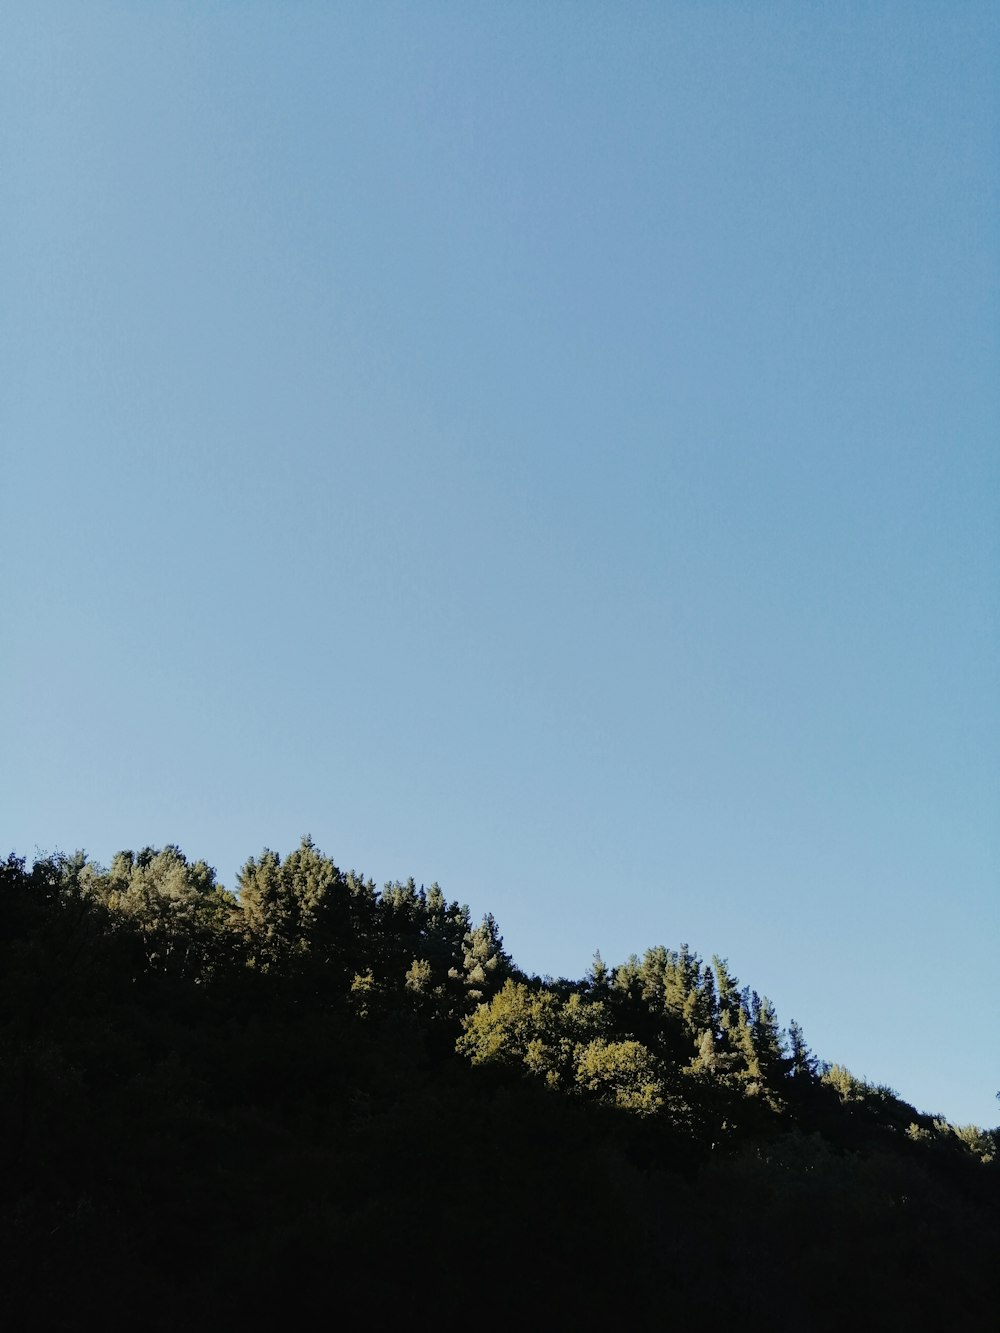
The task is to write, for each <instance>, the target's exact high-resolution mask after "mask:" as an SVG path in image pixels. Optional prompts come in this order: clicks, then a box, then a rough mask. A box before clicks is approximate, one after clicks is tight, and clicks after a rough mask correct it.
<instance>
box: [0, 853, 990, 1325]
mask: <svg viewBox="0 0 1000 1333" xmlns="http://www.w3.org/2000/svg"><path fill="white" fill-rule="evenodd" d="M0 1080H2V1099H0V1108H2V1109H0V1115H2V1117H3V1123H2V1133H0V1145H2V1153H3V1161H2V1180H3V1182H4V1184H3V1197H2V1201H0V1254H2V1256H3V1259H2V1262H3V1265H4V1270H5V1271H4V1273H3V1281H4V1288H3V1290H4V1294H5V1297H6V1306H7V1308H8V1309H9V1310H12V1311H13V1310H16V1311H18V1312H19V1318H20V1320H21V1321H22V1322H23V1325H24V1326H26V1327H27V1326H30V1327H35V1328H65V1329H73V1328H86V1327H90V1326H91V1325H93V1324H95V1323H96V1322H97V1321H101V1322H102V1323H103V1324H105V1325H106V1326H109V1327H116V1326H118V1325H119V1324H122V1325H123V1324H125V1323H131V1322H133V1321H137V1322H141V1324H142V1325H143V1326H144V1327H145V1328H149V1329H161V1328H162V1329H167V1328H170V1329H174V1328H176V1327H178V1326H182V1327H187V1328H192V1327H206V1328H207V1327H209V1326H218V1325H220V1324H221V1325H222V1326H230V1325H232V1324H234V1323H235V1321H236V1320H241V1321H244V1320H248V1319H249V1320H253V1321H260V1320H266V1321H272V1320H273V1321H279V1322H281V1323H283V1324H285V1325H286V1326H289V1327H298V1326H300V1325H303V1324H304V1323H305V1322H306V1321H307V1320H314V1319H320V1318H322V1319H323V1320H325V1321H329V1320H331V1319H334V1318H341V1317H343V1316H344V1315H345V1314H346V1313H349V1312H352V1311H355V1310H356V1311H360V1312H363V1313H364V1314H365V1316H366V1317H367V1318H369V1319H370V1320H372V1321H374V1323H375V1326H378V1323H379V1321H380V1320H382V1321H388V1320H390V1319H395V1318H398V1317H400V1316H408V1317H410V1318H413V1319H417V1318H421V1317H422V1318H423V1319H424V1321H425V1322H426V1321H427V1320H429V1319H434V1320H436V1321H437V1322H440V1323H442V1324H444V1325H445V1326H448V1325H450V1324H451V1323H459V1322H462V1323H465V1322H469V1323H471V1324H472V1325H473V1326H475V1327H479V1328H483V1327H499V1326H502V1325H507V1324H510V1323H511V1322H512V1321H514V1320H517V1321H519V1322H522V1323H527V1324H528V1325H529V1326H531V1325H534V1324H537V1323H540V1322H541V1321H543V1320H549V1321H553V1322H555V1323H556V1324H557V1325H558V1326H568V1325H569V1324H571V1323H572V1324H577V1325H582V1326H583V1327H592V1326H596V1325H597V1324H599V1323H602V1322H605V1321H611V1320H614V1321H617V1322H621V1323H625V1322H626V1321H628V1322H633V1321H635V1320H645V1319H648V1318H653V1317H655V1318H656V1319H657V1320H660V1321H663V1320H677V1319H684V1320H698V1321H699V1323H700V1325H701V1326H702V1327H705V1328H708V1329H715V1328H722V1327H723V1326H729V1325H730V1324H731V1323H734V1322H738V1325H739V1326H740V1327H742V1328H748V1329H754V1328H761V1329H764V1328H767V1329H776V1330H782V1329H787V1330H793V1329H794V1330H801V1329H819V1330H823V1329H833V1328H835V1327H836V1328H839V1327H841V1326H842V1325H843V1323H844V1321H845V1320H848V1319H850V1320H852V1321H853V1322H855V1323H865V1324H869V1323H875V1322H878V1323H879V1325H880V1326H881V1327H883V1328H889V1329H894V1328H899V1329H902V1328H908V1329H913V1328H918V1329H925V1328H926V1329H942V1330H943V1329H948V1328H951V1327H953V1326H955V1324H956V1323H957V1322H958V1321H959V1320H964V1319H972V1318H975V1319H979V1320H985V1321H986V1323H987V1324H988V1325H990V1326H995V1324H996V1321H997V1310H998V1308H1000V1306H998V1290H997V1287H998V1283H997V1278H996V1276H995V1267H996V1265H995V1256H996V1254H997V1250H998V1241H1000V1191H998V1181H1000V1164H998V1162H997V1160H996V1158H997V1149H998V1147H1000V1132H998V1131H996V1130H983V1129H979V1128H976V1127H972V1126H969V1127H964V1128H956V1127H954V1126H951V1125H949V1124H947V1123H946V1122H944V1121H943V1120H940V1119H935V1118H933V1117H930V1116H926V1115H921V1114H919V1113H918V1112H917V1111H916V1110H915V1109H914V1108H913V1107H912V1106H909V1105H907V1104H906V1103H905V1102H903V1101H902V1100H901V1099H900V1098H899V1097H897V1096H896V1095H895V1094H894V1093H893V1092H892V1090H891V1089H889V1088H886V1087H882V1086H873V1085H871V1084H869V1083H867V1082H865V1081H863V1080H860V1079H857V1078H855V1077H853V1076H852V1075H851V1074H850V1073H849V1071H847V1070H846V1069H844V1068H842V1067H840V1066H838V1065H832V1066H831V1065H825V1064H822V1063H820V1062H819V1061H818V1060H817V1058H816V1057H814V1056H813V1055H812V1054H811V1052H810V1051H809V1049H808V1047H807V1045H806V1042H805V1039H804V1037H803V1034H802V1032H801V1030H800V1029H799V1028H798V1026H797V1025H796V1024H794V1023H791V1024H789V1026H788V1029H787V1031H785V1030H782V1028H781V1027H780V1026H779V1021H778V1017H777V1015H776V1013H775V1011H774V1007H773V1006H772V1005H771V1004H770V1002H769V1001H768V1000H767V999H766V998H764V997H762V996H760V995H758V994H757V993H756V992H754V991H753V990H751V989H749V988H748V987H745V986H741V985H740V983H739V981H738V980H737V978H736V977H734V976H733V975H732V973H731V971H730V970H729V967H728V965H727V963H726V962H725V960H723V959H719V958H713V959H712V961H711V963H710V964H708V963H705V962H704V961H703V960H702V959H701V958H699V957H698V955H697V954H695V953H693V952H692V951H690V950H689V949H688V948H687V947H686V946H681V947H680V948H679V949H678V950H670V949H666V948H653V949H649V950H647V952H646V953H645V954H644V955H643V956H642V957H641V958H639V957H632V958H630V959H628V960H627V961H626V962H624V963H622V964H621V965H619V966H617V967H608V966H606V965H605V964H604V963H603V962H602V960H601V959H600V957H597V958H595V961H594V965H593V967H592V969H591V971H590V973H589V974H588V975H587V976H586V977H585V978H583V979H581V980H579V981H567V980H555V981H554V980H552V979H549V978H546V979H539V978H537V977H529V976H526V975H524V974H523V973H521V972H520V971H519V970H518V969H517V967H516V966H515V964H514V962H513V961H512V959H511V958H510V956H509V955H508V953H507V952H506V951H505V949H504V946H503V940H502V938H501V935H500V931H499V928H498V926H497V923H496V921H495V920H494V919H493V918H492V917H491V916H487V917H486V918H485V919H484V920H483V921H482V922H481V923H479V924H474V923H473V921H472V920H471V918H470V914H469V910H468V908H467V907H465V906H462V905H461V904H459V903H457V902H449V901H448V900H447V899H446V897H445V895H444V894H443V893H442V892H441V890H440V888H439V887H438V886H437V885H432V886H431V887H430V888H429V889H427V890H425V889H423V888H419V889H418V888H417V886H416V885H415V884H414V883H413V881H412V880H410V881H408V882H406V883H394V884H388V885H385V886H384V887H383V888H382V889H381V891H379V890H377V889H376V887H375V885H374V884H373V883H372V882H371V881H370V880H366V879H365V878H364V877H363V876H360V875H357V874H354V873H353V872H351V873H344V872H342V871H341V870H339V869H338V868H337V866H336V865H334V864H333V862H332V861H330V860H329V858H327V857H326V856H324V855H323V854H322V853H321V852H320V851H319V850H318V849H317V848H316V847H315V846H314V845H313V843H312V842H311V841H310V840H309V839H304V840H303V842H302V844H301V846H300V847H299V848H298V849H297V850H296V851H294V852H293V853H292V854H291V855H290V856H288V857H286V858H284V859H282V858H281V857H280V856H278V855H276V854H275V853H274V852H271V851H266V850H265V851H264V852H263V854H262V855H261V856H260V857H258V858H254V859H251V860H249V861H248V862H247V863H246V865H245V866H244V868H243V870H242V872H241V874H240V877H239V882H238V893H237V894H233V893H230V892H228V891H226V890H225V889H223V888H222V887H220V886H219V885H218V884H217V883H216V880H215V875H214V872H213V871H212V870H211V869H210V868H209V867H208V866H207V865H205V863H204V862H201V861H198V862H190V861H188V860H187V858H186V857H185V856H184V855H183V853H181V852H180V851H179V849H177V848H176V847H166V848H164V849H163V850H154V849H151V848H146V849H144V850H143V851H140V852H138V853H132V852H123V853H120V854H119V855H118V856H116V857H115V859H114V861H113V863H112V865H111V867H110V868H109V869H106V870H105V869H102V868H100V867H98V866H96V865H93V864H91V863H88V862H87V861H86V859H85V858H84V857H83V856H82V855H77V856H75V857H66V856H52V857H47V858H43V859H41V860H39V861H37V862H36V863H35V864H34V865H33V866H32V867H30V868H29V867H28V866H27V865H26V864H25V862H24V861H22V860H20V859H19V858H17V857H13V856H11V857H10V858H9V859H8V860H7V861H6V863H3V864H2V865H0ZM18 1326H21V1325H20V1324H19V1325H18Z"/></svg>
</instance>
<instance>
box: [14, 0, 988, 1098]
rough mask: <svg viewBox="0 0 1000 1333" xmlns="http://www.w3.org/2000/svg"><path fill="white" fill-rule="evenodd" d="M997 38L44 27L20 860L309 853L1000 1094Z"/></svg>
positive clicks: (900, 28) (17, 434) (934, 22)
mask: <svg viewBox="0 0 1000 1333" xmlns="http://www.w3.org/2000/svg"><path fill="white" fill-rule="evenodd" d="M998 65H1000V10H998V9H997V7H996V5H995V4H993V3H982V4H976V3H961V2H960V0H959V2H958V3H943V2H942V3H937V4H923V3H913V2H912V0H906V2H905V3H904V2H900V3H885V4H871V3H864V4H861V3H843V4H837V5H802V4H798V3H794V4H793V3H773V4H761V5H751V4H724V3H720V4H714V5H706V4H701V3H686V4H669V3H656V4H629V3H621V4H604V3H600V4H598V3H574V4H569V3H549V4H538V3H536V0H530V3H514V2H513V0H507V2H505V3H504V4H501V5H487V4H467V3H457V2H456V3H449V4H435V3H431V2H430V0H428V2H427V3H419V4H417V3H413V4H392V3H378V4H370V3H363V4H356V5H349V4H338V5H332V4H329V5H328V4H318V3H313V4H308V3H296V4H288V3H277V2H275V3H271V4H262V3H256V4H255V3H241V4H236V3H228V4H219V3H215V4H210V3H198V4H194V3H191V4H169V5H148V4H141V3H138V2H136V3H119V4H106V3H97V2H93V3H73V4H60V3H45V4H37V5H35V4H28V3H24V4H20V5H18V4H13V5H9V6H5V7H4V12H3V15H2V17H0V200H2V207H0V442H2V461H0V485H2V494H3V519H2V525H0V571H2V572H0V591H2V610H3V616H2V631H0V633H2V640H0V644H2V658H0V665H2V673H3V690H2V696H0V698H2V716H0V737H2V740H0V840H2V846H0V852H2V853H3V854H6V853H7V852H8V851H11V850H13V851H16V852H18V853H20V854H22V855H27V856H29V857H30V856H32V855H33V854H34V852H35V850H36V848H40V849H43V850H44V849H49V850H52V849H57V848H58V849H62V850H67V851H69V850H73V849H74V848H77V847H82V848H85V849H86V850H87V851H88V852H89V853H90V854H91V855H92V856H94V857H95V858H96V859H98V860H100V861H103V862H107V861H108V860H109V859H110V857H111V856H112V854H113V853H114V852H115V851H116V850H117V849H118V848H121V847H138V846H142V845H145V844H154V845H160V844H162V843H164V842H176V843H179V844H180V845H181V846H182V847H183V849H184V850H185V851H186V852H187V853H188V854H189V855H190V856H192V857H204V858H205V859H206V860H208V861H209V862H210V863H211V864H213V865H215V866H216V868H217V870H218V873H219V877H220V879H221V880H222V882H223V883H225V884H227V885H229V886H232V885H233V884H234V882H235V878H236V873H237V870H238V868H239V866H240V865H241V864H242V862H243V861H244V860H245V859H246V858H247V857H248V856H249V855H252V854H257V853H259V851H260V850H261V848H262V847H263V846H265V845H268V846H271V847H273V848H275V849H276V850H278V851H281V852H283V853H284V852H288V851H290V850H292V849H293V848H294V846H296V845H297V843H298V840H299V837H300V835H301V834H303V833H305V832H310V833H311V834H312V835H313V837H314V838H315V839H316V841H317V843H318V844H319V845H320V846H321V847H322V848H323V849H324V850H325V851H326V852H328V853H329V854H330V855H331V856H333V857H334V859H335V860H336V861H337V862H338V864H340V865H341V866H343V867H344V868H345V869H347V868H351V867H354V868H356V869H358V870H361V871H363V872H364V873H366V874H370V875H372V876H373V877H374V878H375V879H376V880H377V881H379V882H382V881H384V880H386V879H392V878H397V877H406V876H407V875H410V874H412V875H413V876H414V877H415V878H416V879H417V880H418V881H422V882H424V883H427V884H429V883H430V882H431V881H432V880H435V879H436V880H438V881H439V882H440V883H441V885H442V887H443V888H444V890H445V892H446V893H447V894H448V896H449V897H455V898H459V899H460V900H462V901H465V902H468V903H469V904H470V906H471V908H472V910H473V912H474V913H475V914H476V915H480V914H482V913H483V912H484V911H487V910H491V911H493V912H494V913H495V914H496V916H497V918H498V920H499V922H500V925H501V929H502V930H503V932H504V936H505V939H506V942H507V945H508V947H509V948H510V950H511V952H512V953H513V955H514V957H515V958H516V960H517V961H518V962H519V963H520V964H521V965H522V966H523V967H525V968H527V969H528V970H531V971H537V972H540V973H551V974H553V975H559V974H564V975H569V976H580V975H582V974H583V972H584V971H585V970H586V969H587V967H588V966H589V964H590V960H591V957H592V955H593V952H594V950H595V949H598V948H599V949H600V950H601V952H602V954H603V956H604V958H605V960H606V961H608V962H609V963H616V962H619V961H621V960H622V959H623V958H624V957H625V956H627V955H628V954H629V953H631V952H633V951H638V952H641V951H642V950H643V949H645V948H646V947H648V946H650V945H653V944H658V943H663V944H667V945H669V946H671V947H676V946H677V945H679V944H680V943H681V942H685V941H686V942H688V943H689V944H690V945H691V947H692V948H693V949H695V950H697V951H698V952H700V953H702V954H703V955H710V954H711V953H713V952H717V953H720V954H722V955H724V956H727V957H728V959H729V962H730V965H731V967H732V969H733V970H734V971H735V972H736V973H737V975H738V976H739V977H740V979H741V980H742V981H744V982H748V983H750V984H751V985H753V986H755V987H756V988H757V989H759V990H761V991H762V992H767V993H768V994H769V995H770V996H771V998H772V999H773V1000H774V1002H775V1004H776V1005H777V1007H778V1011H779V1015H780V1017H781V1018H782V1020H783V1021H785V1022H787V1021H788V1019H790V1018H797V1019H798V1020H799V1022H800V1023H801V1024H802V1025H803V1027H804V1029H805V1033H806V1037H807V1039H808V1040H809V1041H810V1043H811V1045H812V1046H813V1048H814V1049H815V1050H816V1051H817V1052H818V1053H819V1054H820V1055H821V1056H822V1057H824V1058H826V1059H829V1060H837V1061H840V1062H842V1063H845V1064H847V1065H848V1066H849V1067H850V1068H851V1069H852V1070H853V1071H854V1072H855V1073H857V1074H859V1075H865V1076H867V1077H869V1078H872V1079H875V1080H877V1081H879V1082H886V1083H889V1084H891V1085H892V1086H893V1087H895V1088H896V1089H897V1090H898V1091H899V1092H900V1093H901V1094H902V1095H903V1096H905V1097H907V1098H908V1099H910V1100H912V1101H914V1102H916V1103H917V1105H918V1106H919V1107H920V1108H921V1109H923V1110H928V1111H938V1112H942V1113H943V1114H945V1115H947V1116H948V1117H949V1118H951V1119H952V1120H956V1121H960V1122H964V1121H976V1122H978V1123H980V1124H990V1125H992V1124H995V1123H996V1122H997V1120H998V1118H1000V1116H998V1111H997V1105H996V1102H995V1101H994V1093H995V1092H996V1090H997V1089H998V1088H1000V1036H998V1033H1000V1024H998V1022H997V1008H998V1005H997V980H998V978H997V965H996V960H997V950H998V946H1000V614H998V613H1000V377H998V367H1000V262H998V254H1000V245H998V241H1000V225H998V218H1000V188H998V171H997V166H998V147H1000V133H998V95H997V68H998Z"/></svg>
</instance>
